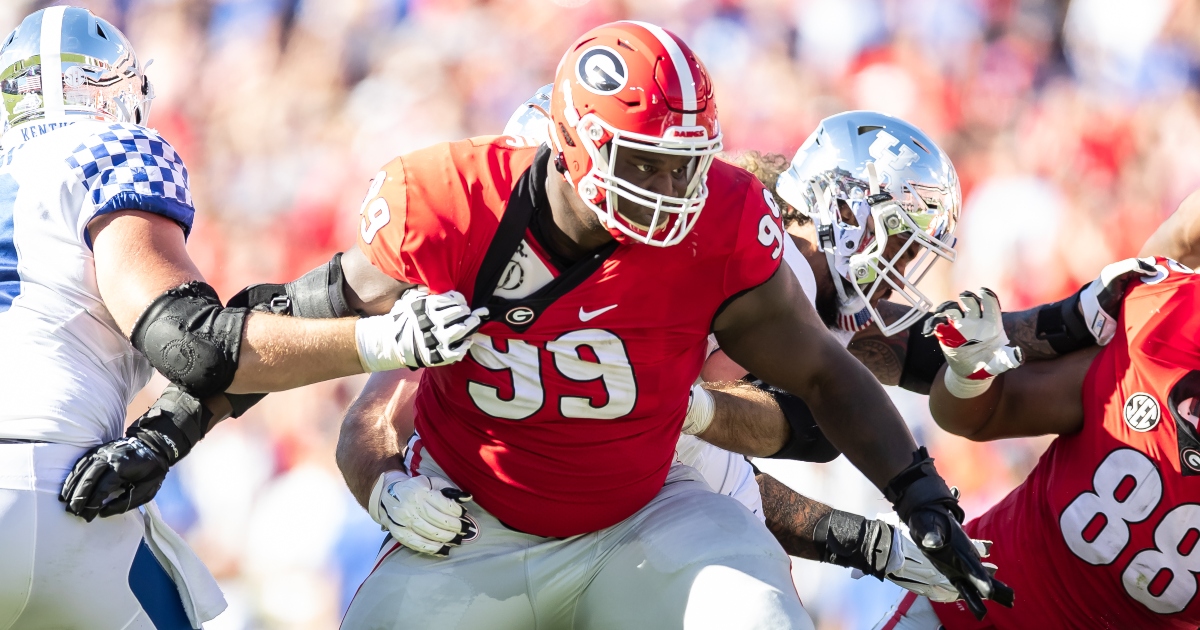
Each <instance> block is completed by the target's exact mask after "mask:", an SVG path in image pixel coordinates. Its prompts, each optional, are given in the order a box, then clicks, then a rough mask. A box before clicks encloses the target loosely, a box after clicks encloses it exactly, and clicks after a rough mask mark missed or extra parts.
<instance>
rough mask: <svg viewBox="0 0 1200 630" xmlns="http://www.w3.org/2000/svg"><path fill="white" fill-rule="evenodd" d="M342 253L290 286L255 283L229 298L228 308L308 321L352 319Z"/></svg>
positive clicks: (352, 314) (352, 312)
mask: <svg viewBox="0 0 1200 630" xmlns="http://www.w3.org/2000/svg"><path fill="white" fill-rule="evenodd" d="M344 280H345V276H344V275H343V273H342V253H341V252H338V253H336V254H334V255H333V259H332V260H330V261H329V262H327V263H325V264H324V265H321V266H320V267H317V268H316V269H313V270H312V271H310V272H308V273H306V274H304V275H303V276H300V277H299V278H297V279H295V280H293V281H291V282H289V283H287V284H252V285H250V286H248V287H246V288H245V289H242V290H241V291H238V293H237V295H234V296H233V297H232V298H230V299H229V306H233V307H239V308H248V309H250V310H255V311H266V312H270V313H275V314H276V315H293V316H296V317H304V318H308V319H333V318H337V317H352V316H354V315H357V314H358V313H355V312H354V309H352V308H350V305H349V303H348V302H347V301H346V293H345V282H344Z"/></svg>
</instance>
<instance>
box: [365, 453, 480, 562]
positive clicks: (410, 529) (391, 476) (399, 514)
mask: <svg viewBox="0 0 1200 630" xmlns="http://www.w3.org/2000/svg"><path fill="white" fill-rule="evenodd" d="M470 500H471V495H469V494H467V493H466V492H463V491H462V490H459V489H458V488H455V487H454V486H453V485H451V484H450V483H449V482H447V481H446V480H445V479H442V478H440V477H426V476H425V475H417V476H416V477H410V476H408V475H407V474H405V473H404V472H403V471H399V470H390V471H388V472H385V473H383V474H381V475H379V479H378V480H377V481H376V482H375V487H374V488H372V489H371V500H370V501H369V502H368V503H367V505H368V506H369V507H368V509H367V512H368V513H370V515H371V518H372V519H374V521H375V522H376V523H379V524H380V525H382V526H383V528H384V529H386V530H387V531H388V532H390V533H391V534H392V538H395V539H396V542H398V543H400V544H402V545H404V546H405V547H408V548H409V549H412V550H413V551H418V552H420V553H427V554H430V555H435V556H446V555H449V554H450V548H451V547H456V546H458V545H460V544H462V541H463V540H464V539H467V538H471V537H473V536H474V535H475V534H476V533H477V532H478V528H477V526H476V525H475V521H473V520H472V519H471V517H469V516H467V511H466V509H465V508H463V506H462V504H463V503H466V502H467V501H470Z"/></svg>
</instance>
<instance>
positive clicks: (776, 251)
mask: <svg viewBox="0 0 1200 630" xmlns="http://www.w3.org/2000/svg"><path fill="white" fill-rule="evenodd" d="M769 194H770V193H768V192H767V190H766V189H765V188H763V187H762V184H760V183H758V180H757V179H753V178H751V181H750V186H749V187H748V189H747V192H746V201H745V205H744V206H743V207H742V214H741V218H740V220H739V223H738V234H737V240H736V241H735V242H734V251H733V254H732V256H730V258H729V262H728V264H727V265H726V267H725V278H724V285H723V287H722V289H723V291H724V292H725V296H726V297H727V298H728V297H733V296H736V295H738V294H740V293H743V292H745V291H748V290H750V289H753V288H754V287H757V286H758V285H760V284H762V283H764V282H766V281H767V280H769V279H770V278H771V276H772V275H774V274H775V271H776V270H777V269H779V264H780V261H781V260H782V259H783V249H784V241H785V240H786V239H787V235H786V233H784V231H783V224H782V223H780V219H779V216H780V213H779V207H778V206H776V205H774V203H773V200H772V201H771V203H768V200H767V197H768V196H769ZM714 210H715V209H714Z"/></svg>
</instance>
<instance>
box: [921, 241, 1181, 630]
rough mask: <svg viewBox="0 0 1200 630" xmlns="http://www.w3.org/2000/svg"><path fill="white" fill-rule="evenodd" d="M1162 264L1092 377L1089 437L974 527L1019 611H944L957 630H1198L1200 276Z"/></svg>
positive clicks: (1125, 313)
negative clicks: (978, 614) (977, 614)
mask: <svg viewBox="0 0 1200 630" xmlns="http://www.w3.org/2000/svg"><path fill="white" fill-rule="evenodd" d="M1157 266H1158V268H1159V276H1158V277H1157V278H1153V279H1150V280H1149V281H1148V282H1146V283H1142V282H1135V283H1134V286H1133V287H1132V288H1131V289H1130V290H1129V291H1128V293H1127V294H1126V298H1125V302H1124V305H1123V307H1122V310H1121V317H1120V326H1119V329H1118V331H1117V334H1116V336H1115V337H1114V338H1113V340H1112V342H1111V343H1109V345H1108V346H1107V347H1105V348H1104V350H1102V351H1101V352H1100V353H1099V354H1098V355H1097V356H1096V358H1095V360H1094V361H1093V362H1092V365H1091V367H1090V368H1089V370H1088V374H1087V377H1086V379H1085V381H1084V384H1083V411H1084V423H1083V429H1082V430H1081V431H1080V432H1078V433H1076V434H1072V435H1064V436H1061V437H1059V438H1057V439H1055V440H1054V442H1053V443H1052V444H1051V445H1050V448H1049V449H1048V450H1047V451H1046V453H1045V454H1044V455H1043V456H1042V458H1041V460H1040V461H1039V462H1038V464H1037V466H1036V467H1035V468H1034V470H1033V471H1032V472H1031V473H1030V474H1029V477H1028V478H1027V479H1026V480H1025V482H1024V483H1022V484H1021V485H1020V486H1019V487H1018V488H1017V489H1015V490H1013V491H1012V492H1011V493H1010V494H1009V495H1008V496H1007V497H1006V498H1005V499H1004V500H1003V501H1001V502H1000V503H999V504H998V505H996V506H995V507H994V508H992V509H991V510H989V511H988V512H987V513H985V514H984V515H983V516H982V517H980V518H979V519H977V520H975V521H973V522H971V523H970V524H968V526H967V528H966V530H967V532H968V533H969V534H970V535H971V537H972V538H982V539H987V540H992V541H994V542H995V545H994V546H993V547H992V557H991V558H990V559H989V560H991V561H994V562H995V563H996V565H997V566H999V567H1000V570H999V572H998V573H997V577H998V578H1000V579H1002V580H1004V581H1005V582H1006V583H1007V584H1009V585H1010V586H1012V587H1013V590H1014V591H1016V602H1015V604H1016V605H1015V606H1014V607H1013V608H1012V609H1011V610H1009V609H1006V608H1002V607H1000V606H994V605H990V604H989V605H988V615H987V617H986V619H985V620H984V621H983V622H977V621H975V619H974V618H973V617H971V615H970V613H969V612H967V611H966V609H965V607H964V606H962V605H961V602H959V603H955V604H934V607H935V610H936V611H937V613H938V617H939V618H940V619H941V620H942V622H943V624H944V625H945V627H946V628H947V630H960V629H966V628H970V629H982V628H996V629H998V630H1007V629H1010V628H1011V629H1014V630H1031V629H1033V628H1079V629H1087V630H1096V629H1099V628H1112V629H1114V630H1140V629H1142V628H1161V629H1168V630H1169V629H1178V630H1196V628H1197V626H1200V594H1198V589H1197V586H1198V583H1197V576H1198V575H1200V544H1198V543H1200V450H1197V449H1198V448H1200V433H1198V432H1197V428H1196V423H1197V417H1196V416H1197V414H1198V413H1200V404H1197V401H1200V317H1198V316H1197V315H1198V313H1197V311H1198V307H1200V276H1197V275H1194V274H1193V273H1192V272H1191V270H1189V269H1187V268H1186V267H1183V266H1182V265H1179V264H1178V263H1175V262H1174V261H1168V260H1166V259H1159V260H1158V265H1157Z"/></svg>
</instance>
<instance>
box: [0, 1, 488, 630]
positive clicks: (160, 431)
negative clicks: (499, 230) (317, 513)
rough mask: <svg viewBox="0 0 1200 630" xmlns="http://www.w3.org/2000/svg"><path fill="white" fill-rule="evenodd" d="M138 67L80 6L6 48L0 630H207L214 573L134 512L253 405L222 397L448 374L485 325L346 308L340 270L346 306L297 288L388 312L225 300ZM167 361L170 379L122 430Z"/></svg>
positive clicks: (316, 299) (219, 601)
mask: <svg viewBox="0 0 1200 630" xmlns="http://www.w3.org/2000/svg"><path fill="white" fill-rule="evenodd" d="M143 69H144V66H142V65H141V64H140V62H139V60H138V58H137V56H136V55H135V53H134V51H133V48H132V47H131V45H130V43H129V41H128V40H127V39H126V38H125V36H124V35H123V34H121V32H120V31H119V30H117V29H116V28H115V27H113V26H112V25H111V24H109V23H108V22H106V21H104V20H103V19H101V18H99V17H97V16H95V15H93V14H92V13H90V12H89V11H87V10H85V9H80V8H74V7H64V6H56V7H51V8H48V9H44V10H41V11H38V12H36V13H33V14H31V15H29V16H27V17H26V18H25V19H24V20H23V21H22V22H21V24H20V25H19V26H18V27H17V28H16V29H15V30H14V31H13V32H12V33H11V34H10V35H8V36H7V37H6V38H5V39H4V40H3V42H2V43H0V91H2V98H3V112H2V114H0V115H2V116H3V127H4V133H3V136H2V137H0V357H2V358H3V361H0V399H3V400H4V403H3V405H0V629H5V628H13V627H55V628H63V627H70V628H199V627H200V624H201V623H202V622H204V621H206V620H208V619H211V618H212V617H214V616H215V615H217V614H218V613H219V612H220V611H221V610H222V609H223V608H224V605H225V604H224V600H223V598H222V597H221V594H220V591H219V590H218V589H217V588H216V585H215V583H214V582H213V580H212V577H211V576H210V575H209V574H208V573H207V571H206V570H205V569H204V568H203V565H201V564H200V562H199V561H198V560H197V559H196V558H195V556H194V555H193V554H192V553H191V551H190V550H188V548H187V546H186V545H185V544H184V543H183V542H182V540H180V539H179V537H178V536H177V535H175V534H174V533H173V532H171V531H170V529H169V528H167V527H166V525H165V524H163V522H162V521H161V519H159V518H158V516H157V512H156V510H155V509H154V508H153V506H152V505H151V506H149V507H148V508H147V509H146V510H145V511H144V512H143V511H132V512H127V510H128V509H129V508H130V507H131V506H137V505H140V504H142V503H145V502H146V501H148V500H149V499H150V497H151V496H153V493H154V491H155V490H157V488H158V486H159V485H160V484H161V483H162V479H163V476H164V475H165V474H166V471H167V469H168V468H169V467H170V465H171V464H173V463H174V462H175V461H177V460H178V459H179V458H180V457H183V456H184V455H186V454H187V452H188V451H189V450H190V448H191V446H192V445H193V444H194V443H195V441H196V440H198V439H199V438H200V437H202V436H203V435H204V433H205V432H206V431H207V430H208V429H209V427H211V425H212V424H213V423H215V422H216V421H218V420H220V419H221V418H223V417H225V416H226V415H228V414H229V413H231V412H233V413H235V414H236V413H237V412H239V411H241V410H244V408H245V407H246V406H247V405H248V404H250V403H252V402H253V401H254V400H256V398H255V397H244V396H238V395H235V394H230V395H229V396H228V397H226V396H224V395H222V393H223V392H226V391H229V392H233V393H237V392H267V391H276V390H280V389H287V388H290V387H297V386H300V385H304V384H308V383H312V382H316V381H320V380H325V379H329V378H335V377H338V376H343V375H348V374H355V373H361V372H363V371H364V370H366V371H371V370H381V369H394V368H396V367H401V366H404V365H414V366H417V365H421V364H423V363H424V364H428V363H429V362H430V361H433V363H435V364H440V363H441V362H444V361H449V360H454V358H455V357H458V356H461V354H460V353H461V352H465V351H466V346H467V345H469V340H468V341H467V342H464V343H461V344H457V345H455V344H456V342H457V341H459V340H461V339H463V338H465V337H466V336H467V335H468V334H469V333H470V332H471V331H472V330H473V327H474V326H476V325H478V318H477V317H476V316H475V315H472V313H471V311H470V309H468V308H467V307H466V306H465V304H461V305H460V304H459V303H457V302H454V301H453V300H452V299H448V298H445V297H442V296H433V297H432V298H431V297H430V296H428V295H427V294H424V293H422V292H419V291H417V292H410V293H409V294H407V295H406V296H405V299H403V300H400V301H396V300H395V297H392V299H391V300H384V301H381V302H379V303H372V304H367V303H365V302H363V300H361V299H360V298H359V297H358V295H357V294H355V295H351V296H347V295H344V294H343V292H342V290H341V287H342V281H341V266H340V264H336V265H335V264H334V263H339V261H338V260H336V259H335V260H334V261H333V263H331V264H330V265H328V266H326V267H323V268H322V269H323V270H324V271H325V272H326V274H325V275H326V276H328V275H329V272H330V270H331V269H334V268H335V267H336V269H334V271H335V272H336V276H337V284H336V287H337V291H336V292H334V291H331V290H330V287H329V286H327V285H328V284H329V283H328V282H326V283H325V284H320V283H319V282H314V281H313V278H310V277H307V276H306V278H307V280H306V281H305V283H300V284H297V285H296V286H295V287H294V288H295V289H296V292H297V293H298V295H302V296H306V301H305V304H306V306H307V307H308V308H309V309H310V312H312V311H313V309H315V310H316V311H321V313H322V314H324V315H325V316H326V317H334V316H337V315H350V314H353V312H354V310H359V311H371V312H376V313H379V312H384V313H386V312H387V311H388V309H389V308H391V307H392V306H393V303H394V304H395V308H394V309H393V311H392V313H390V314H385V315H381V316H377V317H368V318H363V319H327V320H325V321H320V320H313V319H298V318H290V317H277V316H275V315H271V314H267V313H253V314H251V313H248V311H247V309H245V308H225V307H224V306H222V305H221V303H220V301H219V300H218V299H217V296H216V293H215V292H214V291H213V290H212V288H211V287H209V286H208V285H207V284H204V282H203V278H202V277H201V275H200V273H199V272H198V271H197V269H196V267H195V266H194V265H193V264H192V262H191V260H190V259H189V258H188V256H187V253H186V250H185V248H184V244H185V239H186V237H187V235H188V232H189V231H190V228H191V225H192V218H193V215H194V212H195V210H194V208H193V206H192V197H191V194H190V192H189V189H188V174H187V169H186V168H185V166H184V164H183V160H182V159H181V158H180V157H179V155H178V154H177V153H176V152H175V151H174V149H173V148H172V147H171V145H170V143H169V142H167V140H165V139H164V138H163V137H162V136H160V135H159V134H158V133H157V132H155V131H154V130H153V129H150V128H148V127H146V124H147V115H148V113H149V109H150V102H151V100H152V98H153V90H152V88H151V86H150V82H149V80H148V79H147V78H146V76H145V75H144V74H143ZM363 262H364V263H365V261H363ZM366 266H367V267H368V268H369V264H367V265H366ZM318 271H320V270H318ZM326 279H327V278H326ZM302 280H304V279H302ZM316 280H320V278H319V277H316ZM311 284H320V286H319V287H308V285H311ZM302 285H303V286H302ZM358 286H360V287H362V286H363V285H362V284H361V283H360V284H359V285H358ZM350 293H353V292H350ZM427 298H429V299H427ZM430 300H432V301H430ZM439 305H441V306H447V307H448V308H447V310H444V311H443V310H439V308H438V307H439ZM426 307H428V308H426ZM414 309H416V310H421V311H423V312H424V311H428V313H429V314H428V315H421V316H418V315H417V314H416V312H415V311H414ZM440 315H445V316H447V317H448V319H439V316H440ZM426 331H430V332H431V333H432V334H431V335H425V334H424V333H425V332H426ZM406 339H407V341H406ZM451 345H454V347H453V348H452V347H451ZM285 359H286V360H285ZM152 369H158V370H159V371H161V372H163V373H164V374H165V375H166V376H167V377H168V378H169V379H170V380H171V381H172V382H173V383H174V385H173V386H172V387H171V388H169V390H168V392H167V393H166V394H165V395H164V397H163V398H162V399H160V400H159V401H158V402H157V403H156V404H155V406H154V407H153V408H152V409H151V410H150V411H149V412H147V414H146V415H144V416H142V417H141V418H140V419H138V421H137V422H135V423H134V424H133V426H131V427H129V429H128V431H126V432H125V436H126V437H124V438H121V437H120V436H121V435H122V429H123V427H124V421H125V410H126V405H127V404H128V403H129V401H130V400H131V399H132V397H133V396H134V394H136V393H137V392H138V390H140V389H141V388H142V387H143V386H144V385H145V384H146V381H147V380H148V379H149V377H150V374H151V370H152ZM183 388H186V389H187V390H189V391H191V392H192V394H194V395H192V394H189V393H185V390H184V389H183ZM201 401H204V403H203V404H201ZM118 438H119V439H118ZM64 478H66V480H67V481H66V484H65V487H64ZM130 478H135V479H138V480H143V481H145V483H143V484H142V485H140V486H139V485H134V484H130V483H126V482H127V480H128V479H130ZM60 489H61V496H62V500H63V501H65V502H67V504H68V505H67V506H66V507H67V509H64V506H63V505H62V504H61V503H59V497H60ZM68 510H70V512H68ZM71 512H73V513H74V514H72V513H71ZM97 515H101V516H111V518H105V519H100V520H95V521H93V519H94V518H95V517H96V516H97ZM80 516H82V517H83V518H80Z"/></svg>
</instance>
